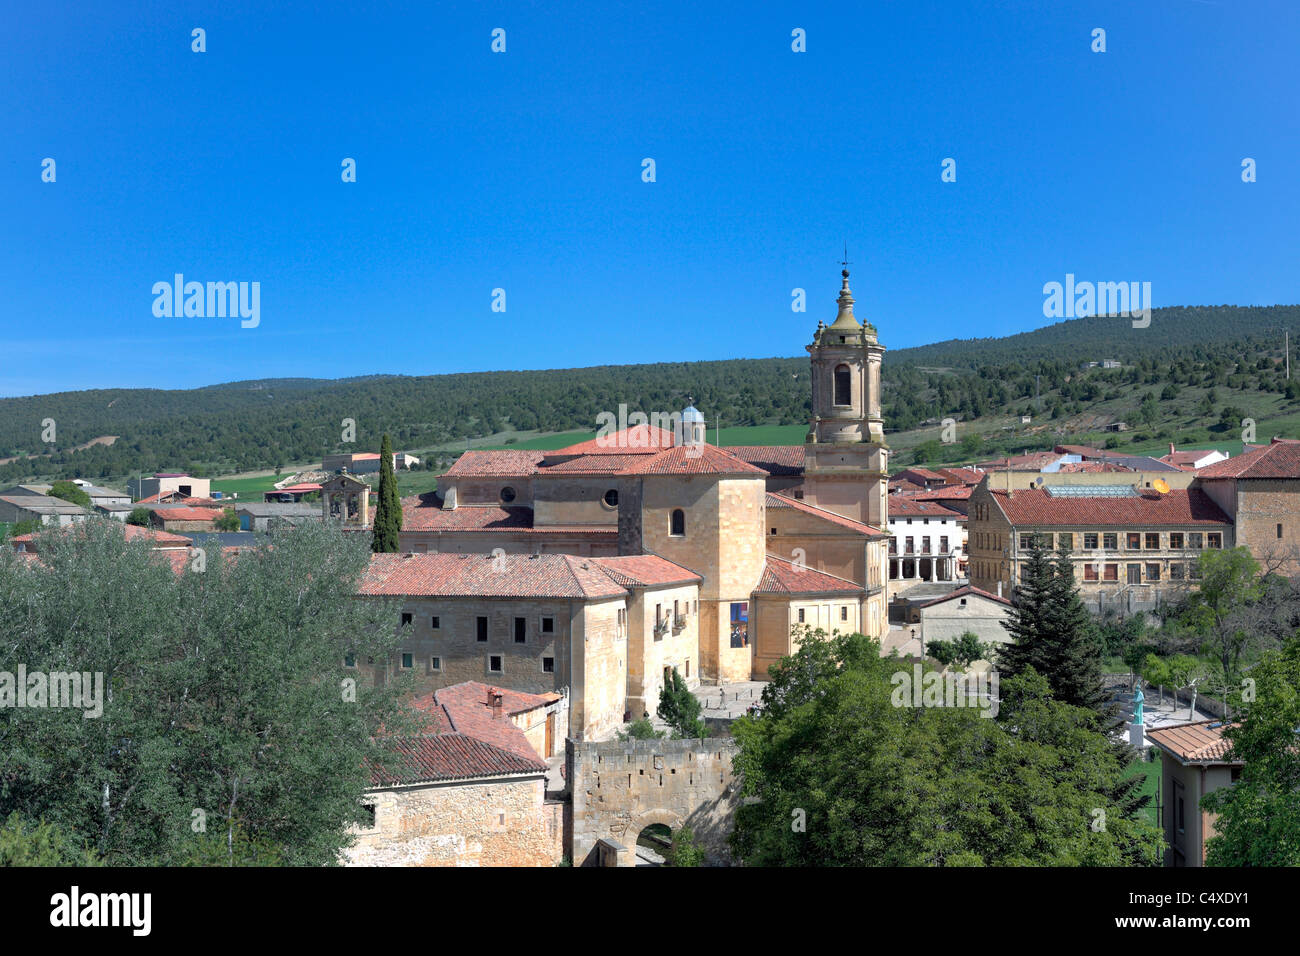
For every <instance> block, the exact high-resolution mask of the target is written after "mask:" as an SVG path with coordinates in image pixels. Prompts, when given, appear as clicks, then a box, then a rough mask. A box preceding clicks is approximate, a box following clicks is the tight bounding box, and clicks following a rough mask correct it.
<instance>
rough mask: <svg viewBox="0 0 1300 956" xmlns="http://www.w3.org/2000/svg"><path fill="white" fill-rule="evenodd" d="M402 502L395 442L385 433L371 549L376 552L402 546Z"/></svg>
mask: <svg viewBox="0 0 1300 956" xmlns="http://www.w3.org/2000/svg"><path fill="white" fill-rule="evenodd" d="M401 530H402V502H401V499H400V498H399V497H398V495H397V477H396V476H395V475H394V474H393V443H392V441H391V440H390V439H389V437H388V433H387V432H385V433H384V438H383V441H382V442H380V445H379V504H378V506H377V507H376V509H375V521H374V528H373V531H372V534H371V539H370V550H372V551H374V552H375V553H376V554H396V553H397V550H398V548H400V547H401V535H400V532H401Z"/></svg>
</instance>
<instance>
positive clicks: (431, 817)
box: [343, 773, 565, 866]
mask: <svg viewBox="0 0 1300 956" xmlns="http://www.w3.org/2000/svg"><path fill="white" fill-rule="evenodd" d="M366 802H367V803H369V804H371V805H373V807H374V813H375V826H374V827H373V828H371V829H367V830H361V831H357V836H356V843H355V845H354V846H352V847H351V848H350V849H348V850H346V851H344V856H343V861H344V863H345V864H347V865H349V866H556V865H558V864H559V862H560V860H561V859H562V858H563V856H564V809H565V805H564V804H563V803H561V802H559V801H549V800H547V799H546V776H545V774H541V773H536V774H521V775H516V776H511V777H503V778H481V779H476V780H460V781H451V782H441V783H430V784H419V785H414V786H404V787H392V788H383V789H376V790H371V791H369V792H368V793H367V795H366Z"/></svg>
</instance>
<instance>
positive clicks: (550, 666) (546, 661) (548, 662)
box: [542, 657, 555, 674]
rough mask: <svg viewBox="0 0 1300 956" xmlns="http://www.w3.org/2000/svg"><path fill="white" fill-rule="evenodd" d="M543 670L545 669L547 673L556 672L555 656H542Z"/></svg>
mask: <svg viewBox="0 0 1300 956" xmlns="http://www.w3.org/2000/svg"><path fill="white" fill-rule="evenodd" d="M542 671H543V673H546V674H554V673H555V658H554V657H543V658H542Z"/></svg>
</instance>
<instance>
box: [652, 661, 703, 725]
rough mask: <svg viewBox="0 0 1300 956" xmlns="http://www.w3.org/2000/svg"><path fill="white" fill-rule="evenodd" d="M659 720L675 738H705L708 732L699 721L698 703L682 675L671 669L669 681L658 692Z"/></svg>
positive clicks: (675, 669)
mask: <svg viewBox="0 0 1300 956" xmlns="http://www.w3.org/2000/svg"><path fill="white" fill-rule="evenodd" d="M658 713H659V718H660V719H661V720H663V721H664V722H665V723H667V724H668V726H669V727H671V728H672V729H673V735H674V736H676V737H683V738H684V737H705V736H708V732H707V730H706V729H705V726H704V721H702V720H700V702H699V699H698V698H696V696H695V695H694V694H692V693H691V690H690V688H689V687H687V686H686V681H684V680H682V675H681V674H678V673H677V668H675V667H674V668H673V670H672V674H671V679H670V680H669V681H667V682H666V683H665V684H664V687H663V690H661V691H660V692H659V709H658Z"/></svg>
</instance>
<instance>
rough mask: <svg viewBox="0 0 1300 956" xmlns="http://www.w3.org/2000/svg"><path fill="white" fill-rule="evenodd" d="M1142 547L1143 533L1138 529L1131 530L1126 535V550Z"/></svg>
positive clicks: (1135, 549)
mask: <svg viewBox="0 0 1300 956" xmlns="http://www.w3.org/2000/svg"><path fill="white" fill-rule="evenodd" d="M1141 547H1142V535H1141V533H1139V532H1137V531H1130V532H1129V533H1128V534H1127V535H1125V536H1124V550H1125V551H1137V550H1138V549H1139V548H1141Z"/></svg>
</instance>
